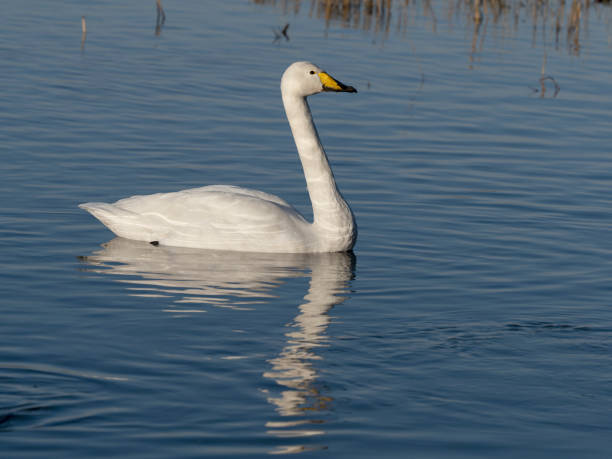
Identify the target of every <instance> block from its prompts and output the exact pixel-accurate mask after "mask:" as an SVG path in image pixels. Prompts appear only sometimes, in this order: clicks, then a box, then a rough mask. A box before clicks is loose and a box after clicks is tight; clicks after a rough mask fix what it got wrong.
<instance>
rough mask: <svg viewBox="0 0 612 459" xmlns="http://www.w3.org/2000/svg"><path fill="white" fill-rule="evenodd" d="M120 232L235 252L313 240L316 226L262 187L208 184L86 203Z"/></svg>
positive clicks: (138, 237) (88, 208) (137, 237)
mask: <svg viewBox="0 0 612 459" xmlns="http://www.w3.org/2000/svg"><path fill="white" fill-rule="evenodd" d="M83 208H85V209H86V210H88V211H90V212H91V213H92V214H93V215H94V216H96V217H97V218H98V219H99V220H101V221H102V222H103V223H104V224H105V225H106V226H108V227H109V228H110V229H111V230H112V231H113V232H114V233H115V234H117V235H119V236H122V237H126V238H130V239H139V240H145V241H153V240H155V241H159V242H160V243H161V244H165V245H174V246H186V247H201V248H225V249H229V250H251V251H260V250H274V249H276V250H287V247H289V246H290V245H294V246H295V245H296V243H298V246H299V247H298V250H299V248H300V247H302V246H303V247H304V248H305V247H306V246H307V245H308V244H309V243H310V239H309V227H310V224H309V223H308V222H307V221H306V220H305V219H304V217H302V215H301V214H300V213H299V212H297V211H296V210H295V209H294V208H293V207H291V206H290V205H289V204H288V203H287V202H286V201H284V200H282V199H280V198H278V197H277V196H274V195H270V194H268V193H263V192H260V191H254V190H248V189H245V188H239V187H230V186H208V187H202V188H194V189H190V190H184V191H179V192H175V193H158V194H153V195H148V196H133V197H131V198H126V199H122V200H120V201H117V202H116V203H115V204H101V203H97V204H96V205H95V206H93V207H92V205H91V204H85V205H83Z"/></svg>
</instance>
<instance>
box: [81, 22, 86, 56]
mask: <svg viewBox="0 0 612 459" xmlns="http://www.w3.org/2000/svg"><path fill="white" fill-rule="evenodd" d="M86 39H87V22H86V21H85V16H81V51H83V49H84V48H85V40H86Z"/></svg>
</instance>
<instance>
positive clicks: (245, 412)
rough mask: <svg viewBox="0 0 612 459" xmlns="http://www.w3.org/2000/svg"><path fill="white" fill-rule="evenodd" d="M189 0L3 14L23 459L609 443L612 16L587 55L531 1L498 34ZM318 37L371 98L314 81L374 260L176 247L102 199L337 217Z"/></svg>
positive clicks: (17, 428) (324, 61)
mask: <svg viewBox="0 0 612 459" xmlns="http://www.w3.org/2000/svg"><path fill="white" fill-rule="evenodd" d="M165 3H167V4H165V5H164V6H165V7H166V14H167V21H166V24H165V25H164V26H163V28H162V30H161V33H160V34H159V35H158V36H156V35H155V33H154V32H155V7H154V2H142V1H137V2H130V4H129V5H124V4H122V3H120V2H90V3H89V4H88V5H87V6H83V5H81V3H80V2H63V3H61V4H59V5H56V4H54V5H51V4H49V3H48V2H40V1H35V0H31V1H26V2H19V3H17V2H11V4H10V5H6V6H5V8H4V10H3V27H2V28H0V58H1V60H2V62H3V64H2V72H0V82H1V83H2V88H3V91H2V95H1V96H0V108H1V110H0V140H1V142H0V145H2V152H1V155H2V159H3V161H2V166H1V167H0V195H1V196H2V197H3V199H2V205H1V212H0V222H1V224H0V253H1V254H2V256H1V259H2V263H1V264H0V276H1V279H2V283H1V284H0V293H1V295H2V298H3V300H2V302H1V303H0V314H1V315H0V317H1V320H0V336H1V337H2V339H1V340H0V388H1V389H0V445H1V446H0V450H1V451H2V456H3V457H11V458H12V457H50V456H52V457H108V456H130V457H147V458H150V457H228V456H234V457H254V456H267V455H269V454H290V453H303V454H305V455H306V456H312V457H324V456H326V457H408V456H414V457H426V458H434V457H444V458H448V457H453V458H459V457H470V458H473V457H483V458H485V457H487V458H488V457H517V456H519V455H520V456H523V457H568V458H574V457H582V458H585V457H593V458H599V457H605V456H607V455H608V451H609V449H610V447H611V446H612V440H611V439H612V421H611V418H610V411H611V408H612V389H611V387H612V385H611V383H612V370H611V365H610V364H611V363H612V362H611V360H612V359H611V357H610V356H611V350H612V349H611V347H612V311H611V309H610V299H611V298H612V288H611V287H610V279H611V278H612V261H611V259H612V257H611V255H612V243H611V242H610V241H611V240H612V239H611V232H610V228H611V227H612V197H611V195H610V183H611V182H612V157H611V155H610V139H611V137H610V134H609V132H610V129H609V128H610V120H609V118H610V117H609V114H610V113H611V109H612V94H611V93H610V91H609V75H610V71H611V70H612V64H610V62H611V61H610V45H609V43H610V38H609V37H610V35H609V33H610V32H609V31H610V28H609V23H610V8H609V7H608V6H605V5H592V6H591V9H589V10H586V11H584V12H583V20H582V21H583V22H581V24H582V29H581V32H580V33H581V35H580V40H581V41H580V47H579V48H578V49H576V47H575V46H573V45H572V46H569V45H568V43H566V42H565V41H564V40H565V36H566V35H563V34H562V35H561V37H562V38H561V40H560V43H559V45H558V46H556V45H555V43H554V39H552V38H551V36H550V35H546V34H544V33H541V29H537V32H536V33H535V34H532V25H533V24H532V22H530V19H529V16H528V15H525V14H524V12H522V13H521V16H520V20H519V21H518V23H517V24H518V25H517V26H516V28H513V27H506V25H505V24H506V23H505V22H503V21H501V22H499V23H497V24H496V23H493V22H492V21H491V20H489V21H488V22H487V21H485V22H483V25H482V29H481V30H480V31H479V34H478V35H477V36H476V37H477V42H478V43H481V45H479V46H477V47H475V48H473V47H472V43H473V24H471V23H470V22H469V21H466V20H465V15H464V14H463V13H461V14H460V13H457V14H447V9H446V8H447V7H446V5H447V4H446V3H444V2H434V4H433V7H434V11H435V24H433V23H432V19H431V17H432V16H431V14H428V13H427V11H426V10H425V9H419V8H416V11H415V12H414V13H413V15H412V16H410V20H409V26H408V27H407V28H406V29H405V30H404V31H402V30H399V31H397V30H396V28H395V27H391V28H390V30H389V33H387V34H385V33H383V32H380V31H379V32H376V31H375V30H374V28H373V27H372V28H371V29H369V30H363V28H362V27H343V26H342V24H341V23H340V22H337V21H336V22H334V21H335V20H330V22H329V23H328V26H326V23H325V21H323V20H320V19H318V18H317V13H316V11H314V12H313V13H312V14H311V15H309V10H308V7H307V6H302V11H300V12H299V13H298V14H297V15H294V14H293V13H292V12H289V13H286V12H284V11H283V9H282V8H281V7H280V6H281V5H280V4H279V5H278V6H276V7H275V6H272V5H267V6H261V5H255V4H253V3H249V2H246V1H245V2H243V1H231V2H214V3H213V2H181V3H180V4H170V3H168V2H165ZM568 8H569V6H568ZM394 14H395V13H394ZM81 15H85V16H86V18H87V25H88V34H87V37H86V40H85V43H84V46H83V48H82V49H81V30H80V22H79V21H80V16H81ZM393 18H394V19H395V18H397V14H396V15H394V16H393ZM287 22H289V23H290V28H289V29H288V33H289V37H290V40H289V41H287V40H285V39H280V40H276V41H274V31H273V29H276V30H278V29H280V28H282V27H283V25H284V24H285V23H287ZM539 24H540V23H539ZM485 25H486V29H485ZM587 26H588V27H587ZM485 31H486V33H485ZM570 42H571V43H575V42H574V41H570ZM304 58H307V59H309V60H312V61H314V62H317V63H318V64H319V65H321V66H322V67H324V68H326V69H327V70H328V71H329V72H330V73H331V74H332V75H334V76H336V77H337V78H339V79H340V80H341V81H343V82H345V83H347V84H351V85H354V86H356V87H357V88H358V89H359V91H360V92H359V94H357V95H347V94H324V95H320V96H316V97H313V98H311V106H312V109H313V112H314V116H315V122H316V123H317V126H318V128H319V131H320V134H321V137H322V139H323V142H324V144H325V146H326V148H327V150H328V154H329V156H330V159H331V161H332V163H333V167H334V172H335V175H336V178H337V181H338V183H339V185H340V187H341V189H342V192H343V194H344V195H345V196H346V197H347V199H348V200H349V202H350V203H351V206H352V208H353V210H354V212H355V214H356V216H357V221H358V224H359V231H360V232H359V239H358V242H357V246H356V248H355V253H354V254H353V255H349V254H327V255H311V256H290V255H286V256H278V255H276V256H271V255H262V254H228V253H219V252H214V251H196V250H187V249H178V248H173V249H171V248H165V247H153V246H150V245H148V244H142V243H136V242H130V241H126V240H121V239H114V238H113V235H112V234H111V233H110V232H109V231H108V230H106V229H105V228H104V227H103V226H102V225H101V224H100V223H99V222H97V221H96V220H94V219H93V218H91V217H90V216H89V215H88V214H86V213H84V212H83V211H81V210H80V209H78V208H77V207H76V206H77V204H78V203H80V202H86V201H91V200H99V201H114V200H116V199H119V198H122V197H125V196H130V195H133V194H146V193H152V192H160V191H172V190H177V189H183V188H188V187H193V186H200V185H204V184H213V183H229V184H239V185H243V186H248V187H253V188H257V189H262V190H265V191H268V192H271V193H275V194H278V195H281V196H282V197H283V198H285V199H287V200H288V201H289V202H292V203H294V204H295V205H296V207H297V208H298V209H299V210H300V211H302V212H303V213H304V214H305V215H307V216H308V215H310V211H309V203H308V198H307V195H306V193H305V189H304V188H305V187H304V182H303V177H302V173H301V170H300V168H299V163H298V161H297V156H296V154H295V152H294V146H293V141H292V139H291V137H290V133H289V129H288V126H287V125H286V121H285V120H284V115H283V112H282V107H281V104H280V95H279V90H278V83H279V78H280V75H281V73H282V71H283V70H284V68H285V67H286V66H287V65H288V64H289V63H290V62H293V61H295V60H298V59H304ZM543 64H545V74H547V75H551V76H552V77H553V78H554V79H555V81H556V82H557V83H558V84H559V86H560V91H559V93H558V94H557V95H556V97H553V96H554V90H553V87H552V86H551V85H550V81H549V82H548V84H549V86H548V90H547V92H546V93H545V94H542V93H541V90H540V83H539V78H540V77H541V75H542V66H543ZM532 88H536V89H538V90H539V92H535V91H534V90H533V89H532ZM542 95H544V97H541V96H542ZM101 245H102V247H101Z"/></svg>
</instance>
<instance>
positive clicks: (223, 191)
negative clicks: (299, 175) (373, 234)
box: [79, 62, 357, 253]
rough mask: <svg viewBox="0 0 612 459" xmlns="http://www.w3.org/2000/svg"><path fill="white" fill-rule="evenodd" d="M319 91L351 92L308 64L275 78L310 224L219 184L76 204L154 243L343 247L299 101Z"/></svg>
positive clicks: (344, 207)
mask: <svg viewBox="0 0 612 459" xmlns="http://www.w3.org/2000/svg"><path fill="white" fill-rule="evenodd" d="M322 91H335V92H357V91H356V90H355V88H353V87H352V86H345V85H343V84H342V83H340V82H339V81H337V80H335V79H334V78H332V77H331V76H329V75H328V74H327V73H326V72H324V71H323V70H321V69H320V68H319V67H317V66H316V65H314V64H311V63H309V62H295V63H294V64H292V65H290V66H289V67H288V68H287V70H285V73H284V74H283V77H282V79H281V93H282V97H283V104H284V106H285V112H286V114H287V119H288V120H289V125H290V126H291V132H292V133H293V138H294V140H295V144H296V146H297V150H298V154H299V156H300V160H301V161H302V167H303V169H304V175H305V177H306V184H307V186H308V193H309V195H310V201H311V203H312V210H313V215H314V221H313V223H309V222H308V221H306V219H304V217H303V216H302V215H301V214H300V213H299V212H298V211H297V210H296V209H294V208H293V207H292V206H291V205H289V204H288V203H287V202H285V201H284V200H283V199H281V198H279V197H277V196H273V195H271V194H268V193H264V192H261V191H255V190H249V189H245V188H240V187H235V186H227V185H212V186H205V187H201V188H193V189H189V190H183V191H178V192H175V193H158V194H152V195H148V196H132V197H131V198H126V199H121V200H119V201H117V202H115V203H114V204H107V203H100V202H89V203H85V204H80V205H79V207H80V208H82V209H85V210H87V211H88V212H90V213H91V214H92V215H93V216H94V217H96V218H97V219H99V220H100V221H101V222H102V223H104V224H105V225H106V226H107V227H108V228H109V229H110V230H111V231H112V232H114V233H115V234H116V235H117V236H121V237H124V238H127V239H135V240H140V241H147V242H151V243H153V244H156V245H157V244H161V245H168V246H178V247H194V248H204V249H218V250H235V251H249V252H279V253H280V252H284V253H316V252H343V251H347V250H351V249H352V248H353V245H354V244H355V239H356V238H357V225H356V224H355V218H354V216H353V212H352V211H351V209H350V207H349V205H348V204H347V202H346V201H345V200H344V199H343V197H342V195H341V194H340V191H339V190H338V188H337V187H336V182H335V180H334V175H333V173H332V171H331V168H330V166H329V163H328V161H327V156H326V155H325V151H324V150H323V146H322V145H321V141H320V140H319V135H318V133H317V130H316V128H315V125H314V123H313V121H312V115H311V113H310V108H309V107H308V103H307V102H306V97H307V96H310V95H312V94H317V93H320V92H322Z"/></svg>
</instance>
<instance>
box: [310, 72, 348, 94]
mask: <svg viewBox="0 0 612 459" xmlns="http://www.w3.org/2000/svg"><path fill="white" fill-rule="evenodd" d="M319 79H320V80H321V84H322V85H323V91H334V92H357V90H356V89H355V88H353V87H352V86H346V85H345V84H342V83H340V82H339V81H338V80H336V79H335V78H332V77H331V76H329V74H327V73H325V72H320V73H319Z"/></svg>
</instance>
